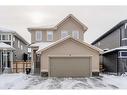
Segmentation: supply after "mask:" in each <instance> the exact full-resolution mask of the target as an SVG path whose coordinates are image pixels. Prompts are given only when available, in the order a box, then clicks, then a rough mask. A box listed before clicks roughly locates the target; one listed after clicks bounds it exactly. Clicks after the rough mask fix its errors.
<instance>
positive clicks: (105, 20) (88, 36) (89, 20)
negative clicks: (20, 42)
mask: <svg viewBox="0 0 127 95" xmlns="http://www.w3.org/2000/svg"><path fill="white" fill-rule="evenodd" d="M68 14H73V15H74V16H75V17H76V18H78V19H79V20H80V21H81V22H82V23H84V24H85V25H86V26H87V27H88V30H87V32H86V33H85V36H84V38H85V41H86V42H88V43H90V42H92V41H94V40H95V39H96V38H98V37H99V36H100V35H102V34H103V33H104V32H106V31H108V30H109V29H110V28H112V27H113V26H114V25H116V24H117V23H119V22H120V21H121V20H124V19H127V6H1V7H0V27H4V28H7V29H11V30H15V31H16V32H18V33H19V34H20V35H21V36H22V37H24V38H25V39H26V40H27V41H28V42H29V43H30V39H31V38H30V37H31V36H30V33H29V32H28V31H27V28H28V27H34V26H45V25H46V26H47V25H56V24H57V23H58V22H59V21H61V20H62V19H63V18H64V17H66V16H67V15H68Z"/></svg>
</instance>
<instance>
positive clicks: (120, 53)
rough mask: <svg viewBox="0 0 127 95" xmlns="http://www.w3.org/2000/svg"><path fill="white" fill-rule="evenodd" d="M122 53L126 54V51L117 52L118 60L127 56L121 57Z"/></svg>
mask: <svg viewBox="0 0 127 95" xmlns="http://www.w3.org/2000/svg"><path fill="white" fill-rule="evenodd" d="M123 52H126V53H127V51H119V52H118V58H127V56H122V53H123Z"/></svg>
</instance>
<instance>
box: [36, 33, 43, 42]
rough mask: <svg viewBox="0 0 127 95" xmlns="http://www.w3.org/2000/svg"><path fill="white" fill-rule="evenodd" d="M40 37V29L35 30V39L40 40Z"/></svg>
mask: <svg viewBox="0 0 127 95" xmlns="http://www.w3.org/2000/svg"><path fill="white" fill-rule="evenodd" d="M39 37H40V38H39ZM42 37H43V34H42V31H36V33H35V39H36V41H42Z"/></svg>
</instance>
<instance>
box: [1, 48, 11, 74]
mask: <svg viewBox="0 0 127 95" xmlns="http://www.w3.org/2000/svg"><path fill="white" fill-rule="evenodd" d="M3 68H4V70H3V73H11V72H12V71H11V66H10V54H9V51H8V50H6V49H4V50H3Z"/></svg>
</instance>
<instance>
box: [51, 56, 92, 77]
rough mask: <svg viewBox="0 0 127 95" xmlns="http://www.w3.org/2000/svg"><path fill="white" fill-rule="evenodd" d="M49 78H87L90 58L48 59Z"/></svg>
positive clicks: (89, 73) (89, 71) (89, 72)
mask: <svg viewBox="0 0 127 95" xmlns="http://www.w3.org/2000/svg"><path fill="white" fill-rule="evenodd" d="M49 64H50V66H49V67H50V73H49V76H51V77H55V76H57V77H89V76H90V75H91V68H90V64H91V57H79V56H78V57H50V58H49Z"/></svg>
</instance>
